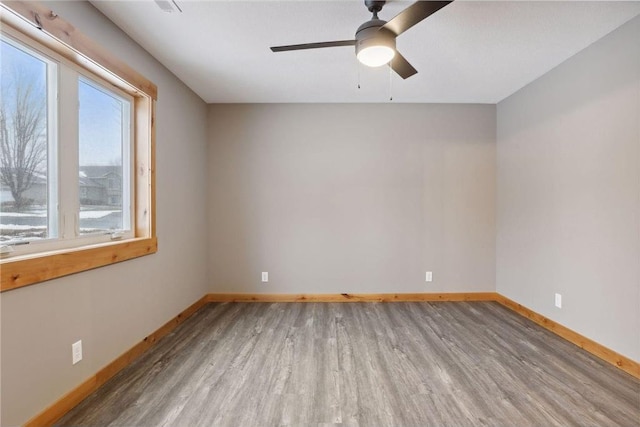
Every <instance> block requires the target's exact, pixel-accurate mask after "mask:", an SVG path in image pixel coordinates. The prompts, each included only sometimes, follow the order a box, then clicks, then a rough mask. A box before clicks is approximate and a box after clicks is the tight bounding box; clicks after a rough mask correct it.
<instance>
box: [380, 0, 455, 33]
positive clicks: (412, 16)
mask: <svg viewBox="0 0 640 427" xmlns="http://www.w3.org/2000/svg"><path fill="white" fill-rule="evenodd" d="M449 3H453V2H452V1H417V2H415V3H414V4H412V5H411V6H409V7H408V8H406V9H405V10H403V11H402V12H400V13H399V14H397V15H396V16H394V17H393V18H391V20H390V21H389V22H387V23H386V24H384V25H383V26H382V27H381V28H385V29H387V30H390V31H393V32H394V33H395V35H396V36H399V35H400V34H402V33H404V32H405V31H407V30H408V29H409V28H411V27H413V26H414V25H416V24H417V23H418V22H420V21H422V20H423V19H425V18H427V17H428V16H430V15H432V14H434V13H436V12H437V11H439V10H440V9H442V8H443V7H445V6H446V5H448V4H449Z"/></svg>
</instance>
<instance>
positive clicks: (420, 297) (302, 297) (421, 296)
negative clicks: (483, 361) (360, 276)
mask: <svg viewBox="0 0 640 427" xmlns="http://www.w3.org/2000/svg"><path fill="white" fill-rule="evenodd" d="M206 298H207V302H414V301H494V300H495V299H496V293H495V292H465V293H441V294H429V293H412V294H208V295H207V296H206Z"/></svg>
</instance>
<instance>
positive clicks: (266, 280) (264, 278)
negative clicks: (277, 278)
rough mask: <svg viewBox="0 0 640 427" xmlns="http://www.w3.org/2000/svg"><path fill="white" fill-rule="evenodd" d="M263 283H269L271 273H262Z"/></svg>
mask: <svg viewBox="0 0 640 427" xmlns="http://www.w3.org/2000/svg"><path fill="white" fill-rule="evenodd" d="M262 281H263V282H268V281H269V272H268V271H263V272H262Z"/></svg>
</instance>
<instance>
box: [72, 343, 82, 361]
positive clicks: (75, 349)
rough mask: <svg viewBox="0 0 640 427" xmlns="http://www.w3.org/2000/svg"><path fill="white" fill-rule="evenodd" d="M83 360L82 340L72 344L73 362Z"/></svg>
mask: <svg viewBox="0 0 640 427" xmlns="http://www.w3.org/2000/svg"><path fill="white" fill-rule="evenodd" d="M81 360H82V340H80V341H76V342H74V343H73V344H71V362H72V363H73V364H74V365H75V364H76V363H78V362H79V361H81Z"/></svg>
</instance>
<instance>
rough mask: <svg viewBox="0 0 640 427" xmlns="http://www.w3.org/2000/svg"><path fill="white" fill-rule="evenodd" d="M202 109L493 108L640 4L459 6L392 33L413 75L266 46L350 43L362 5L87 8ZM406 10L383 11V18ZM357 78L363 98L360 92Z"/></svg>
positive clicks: (342, 51)
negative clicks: (291, 105)
mask: <svg viewBox="0 0 640 427" xmlns="http://www.w3.org/2000/svg"><path fill="white" fill-rule="evenodd" d="M92 4H94V5H95V6H96V7H97V8H98V9H99V10H100V11H101V12H102V13H104V14H105V15H106V16H107V17H108V18H109V19H111V20H112V21H113V22H115V23H116V24H117V25H118V26H119V27H120V28H121V29H122V30H124V31H125V32H126V33H127V34H129V35H130V36H131V37H132V38H133V39H134V40H136V41H137V42H138V43H139V44H140V45H142V46H143V47H144V48H145V49H146V50H147V51H149V52H150V53H151V54H152V55H153V56H154V57H156V58H157V59H158V60H159V61H160V62H162V63H163V64H164V65H165V66H166V67H167V68H169V69H170V70H171V71H172V72H173V73H174V74H175V75H176V76H178V77H179V78H180V79H181V80H182V81H183V82H185V83H186V84H187V85H188V86H189V87H190V88H191V89H193V90H194V91H195V92H196V93H197V94H198V95H200V97H202V99H204V100H205V101H206V102H209V103H230V102H246V103H257V102H387V101H388V99H389V91H390V90H391V93H392V94H393V99H394V101H395V102H425V103H431V102H434V103H451V102H454V103H455V102H462V103H491V104H493V103H497V102H499V101H500V100H502V99H504V98H505V97H507V96H509V95H511V94H512V93H514V92H515V91H517V90H518V89H520V88H522V87H523V86H525V85H526V84H528V83H529V82H531V81H533V80H535V79H536V78H538V77H540V76H541V75H543V74H545V73H546V72H548V71H549V70H551V69H552V68H553V67H555V66H557V65H558V64H560V63H561V62H563V61H565V60H566V59H567V58H569V57H570V56H572V55H574V54H575V53H577V52H578V51H580V50H582V49H584V48H585V47H587V46H588V45H590V44H591V43H593V42H594V41H596V40H598V39H599V38H601V37H603V36H605V35H606V34H608V33H609V32H611V31H612V30H614V29H615V28H617V27H619V26H620V25H622V24H624V23H625V22H627V21H628V20H630V19H631V18H633V17H634V16H636V15H638V14H640V2H639V1H632V2H591V1H590V2H575V1H547V2H529V1H498V2H487V1H455V2H454V3H452V4H450V5H449V6H447V7H445V8H444V9H442V10H440V11H439V12H437V13H436V14H434V15H432V16H430V17H429V18H427V19H426V20H425V21H423V22H421V23H419V24H418V25H416V26H415V27H413V28H411V29H410V30H409V31H407V32H406V33H404V34H402V35H400V36H399V37H398V40H397V47H398V50H399V51H400V52H401V53H402V54H403V55H404V56H405V57H406V58H407V59H408V60H409V61H410V62H411V63H412V64H413V66H414V67H415V68H416V69H417V70H418V74H416V75H414V76H413V77H410V78H409V79H407V80H402V79H400V78H399V77H397V76H396V75H393V79H392V80H391V82H390V80H389V69H388V67H380V68H376V69H373V68H367V67H365V66H358V63H357V60H356V59H355V53H354V48H353V47H339V48H329V49H317V50H305V51H295V52H283V53H272V52H271V51H270V50H269V47H270V46H276V45H286V44H297V43H309V42H319V41H332V40H344V39H353V38H354V33H355V30H356V29H357V27H358V26H359V25H360V24H361V23H363V22H364V21H366V20H368V19H369V18H370V16H371V15H370V13H369V12H368V11H367V10H366V8H365V6H364V4H363V2H362V1H360V0H358V1H356V0H353V1H277V0H276V1H273V0H272V1H251V2H250V1H186V0H178V4H179V5H180V7H181V8H182V10H183V11H184V12H183V13H166V12H163V11H162V10H161V9H160V8H159V7H158V6H157V5H156V4H155V3H154V1H153V0H144V1H115V2H114V1H96V0H94V1H92ZM409 4H411V2H404V1H402V2H400V1H394V2H389V3H387V4H386V5H385V7H384V9H383V10H382V12H381V13H380V18H381V19H385V20H389V19H390V18H392V17H393V16H395V15H396V14H397V13H399V12H400V11H401V10H403V9H404V8H405V7H407V6H408V5H409ZM359 69H360V72H359V74H360V82H361V89H357V83H358V70H359Z"/></svg>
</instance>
